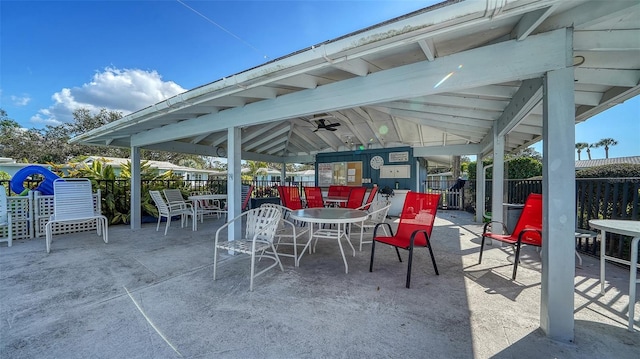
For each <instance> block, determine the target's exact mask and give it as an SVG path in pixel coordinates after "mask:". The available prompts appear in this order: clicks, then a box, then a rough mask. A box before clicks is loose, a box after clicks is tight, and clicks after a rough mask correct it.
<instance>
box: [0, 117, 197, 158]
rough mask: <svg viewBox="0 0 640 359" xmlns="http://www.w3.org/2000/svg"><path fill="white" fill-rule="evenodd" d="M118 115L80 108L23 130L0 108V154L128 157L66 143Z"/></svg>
mask: <svg viewBox="0 0 640 359" xmlns="http://www.w3.org/2000/svg"><path fill="white" fill-rule="evenodd" d="M121 118H122V113H120V112H117V111H109V110H107V109H104V108H103V109H101V110H100V111H99V112H98V113H95V114H92V113H91V111H89V110H88V109H86V108H80V109H77V110H75V111H74V112H73V122H69V123H63V124H60V125H57V126H46V127H45V128H44V129H29V130H27V129H24V128H22V127H21V126H20V124H18V122H16V121H14V120H12V119H10V118H9V117H8V116H7V113H6V112H5V111H4V110H3V109H0V155H1V156H4V157H11V158H15V159H17V160H18V161H24V162H30V163H66V162H69V161H73V160H81V159H83V158H86V156H89V155H100V156H103V157H120V158H128V157H129V149H128V148H117V147H96V146H87V145H81V144H77V143H74V144H71V143H69V140H70V139H71V138H73V137H76V136H78V135H80V134H83V133H85V132H88V131H91V130H93V129H95V128H98V127H100V126H103V125H106V124H108V123H111V122H114V121H117V120H119V119H121ZM140 157H141V158H142V159H146V160H156V161H167V162H171V163H174V164H180V162H181V161H183V162H184V163H189V164H192V165H194V167H197V168H203V167H204V165H205V163H206V162H205V160H204V158H202V157H201V156H197V155H191V154H184V153H172V152H162V151H148V150H142V151H140Z"/></svg>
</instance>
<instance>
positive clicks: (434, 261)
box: [427, 242, 440, 275]
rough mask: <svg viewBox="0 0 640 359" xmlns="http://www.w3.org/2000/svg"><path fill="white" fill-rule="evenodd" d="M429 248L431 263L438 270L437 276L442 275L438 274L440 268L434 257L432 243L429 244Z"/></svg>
mask: <svg viewBox="0 0 640 359" xmlns="http://www.w3.org/2000/svg"><path fill="white" fill-rule="evenodd" d="M427 243H428V245H427V248H429V255H430V256H431V263H433V269H435V270H436V275H440V273H438V266H437V265H436V257H435V256H434V255H433V249H432V247H431V242H427Z"/></svg>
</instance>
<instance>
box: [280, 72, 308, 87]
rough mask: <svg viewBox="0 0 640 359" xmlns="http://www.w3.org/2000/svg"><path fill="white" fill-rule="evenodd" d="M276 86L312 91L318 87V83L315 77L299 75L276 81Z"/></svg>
mask: <svg viewBox="0 0 640 359" xmlns="http://www.w3.org/2000/svg"><path fill="white" fill-rule="evenodd" d="M276 84H279V85H284V86H291V87H298V88H303V89H314V88H316V87H317V86H318V81H317V80H316V78H315V77H313V76H311V75H307V74H300V75H296V76H292V77H288V78H285V79H281V80H278V81H276Z"/></svg>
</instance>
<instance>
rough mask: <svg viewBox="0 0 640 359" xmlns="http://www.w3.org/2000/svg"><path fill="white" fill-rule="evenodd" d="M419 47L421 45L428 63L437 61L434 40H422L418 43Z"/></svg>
mask: <svg viewBox="0 0 640 359" xmlns="http://www.w3.org/2000/svg"><path fill="white" fill-rule="evenodd" d="M418 45H420V48H421V49H422V52H423V53H424V56H426V57H427V60H428V61H433V60H435V59H436V47H435V45H434V44H433V39H432V38H428V39H422V40H420V41H418Z"/></svg>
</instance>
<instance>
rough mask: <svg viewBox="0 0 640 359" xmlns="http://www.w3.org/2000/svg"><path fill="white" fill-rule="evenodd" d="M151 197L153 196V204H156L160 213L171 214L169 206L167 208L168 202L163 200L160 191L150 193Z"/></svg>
mask: <svg viewBox="0 0 640 359" xmlns="http://www.w3.org/2000/svg"><path fill="white" fill-rule="evenodd" d="M149 195H150V196H151V199H153V203H155V204H156V207H157V208H158V213H162V214H167V213H169V206H167V202H165V201H164V198H162V195H161V194H160V191H149Z"/></svg>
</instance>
